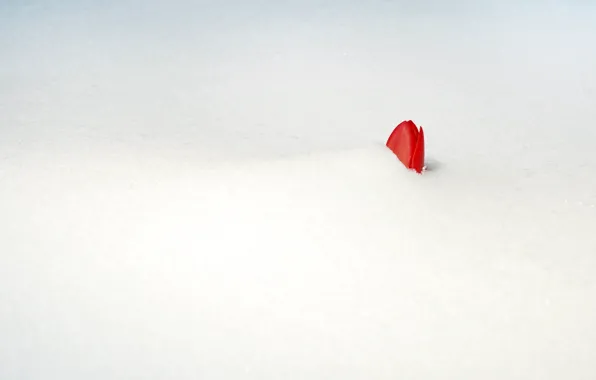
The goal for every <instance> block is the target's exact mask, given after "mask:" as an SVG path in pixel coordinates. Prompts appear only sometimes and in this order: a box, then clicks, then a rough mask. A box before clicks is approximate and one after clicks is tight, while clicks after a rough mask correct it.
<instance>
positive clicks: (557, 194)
mask: <svg viewBox="0 0 596 380" xmlns="http://www.w3.org/2000/svg"><path fill="white" fill-rule="evenodd" d="M429 163H430V165H429V171H427V172H426V173H424V175H422V176H420V175H417V174H415V173H413V172H409V171H407V170H405V168H403V166H401V165H400V163H399V162H398V161H397V159H396V158H395V156H393V155H392V154H391V152H389V151H388V150H387V149H386V148H385V147H384V146H382V145H379V146H370V147H365V148H362V149H355V150H345V151H337V152H328V153H318V154H312V155H304V156H301V157H295V158H287V159H279V160H275V161H261V162H257V161H251V162H243V163H233V162H230V163H226V164H223V163H222V164H217V165H215V164H213V163H201V162H192V161H187V162H181V161H177V160H168V159H165V158H159V156H155V155H140V154H133V153H131V152H130V151H128V152H124V151H118V152H115V151H111V152H92V151H89V152H85V153H81V152H78V153H64V152H63V153H62V154H55V153H49V152H46V153H38V154H37V155H33V154H28V155H16V156H13V157H10V158H5V159H4V161H3V162H2V163H1V164H0V184H1V186H0V224H1V226H2V231H3V237H2V239H0V336H2V342H3V343H2V344H1V345H0V362H1V363H3V364H2V365H1V366H0V378H2V379H16V378H27V379H42V378H43V379H66V378H72V379H74V378H81V379H82V378H85V379H116V378H122V379H130V378H153V379H174V378H175V379H197V378H204V379H213V378H229V379H233V378H245V379H246V378H249V379H298V378H301V379H304V378H308V379H318V378H320V379H323V378H341V379H364V378H366V379H371V378H374V379H396V378H403V379H445V378H457V379H479V378H482V379H487V380H488V379H499V380H501V379H534V378H536V379H538V378H540V379H562V378H573V379H593V378H594V377H596V369H595V367H594V365H593V363H594V359H595V357H594V355H595V354H596V328H595V325H594V323H593V321H594V320H596V283H595V280H594V277H593V271H594V267H595V265H596V258H595V256H594V252H596V235H594V233H593V226H594V225H596V224H595V222H596V217H595V210H594V207H593V204H590V202H588V201H586V200H582V199H579V198H569V192H567V191H566V190H565V188H561V187H559V188H557V187H552V186H551V187H545V183H544V182H542V180H541V179H540V177H533V176H526V177H523V176H520V175H519V174H518V173H513V174H512V173H507V172H505V171H503V172H496V173H495V172H494V171H492V172H490V173H486V172H485V171H483V170H480V169H479V168H478V167H474V166H473V165H472V164H470V165H468V166H465V165H462V166H454V165H449V164H445V163H443V164H441V163H439V162H434V161H432V159H431V160H430V161H429ZM567 185H568V186H570V187H572V186H575V187H581V186H582V184H581V183H571V184H569V183H568V184H567Z"/></svg>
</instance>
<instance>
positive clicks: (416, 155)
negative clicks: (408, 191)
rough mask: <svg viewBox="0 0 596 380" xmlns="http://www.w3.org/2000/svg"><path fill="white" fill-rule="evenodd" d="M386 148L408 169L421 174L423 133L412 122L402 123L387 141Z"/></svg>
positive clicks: (422, 165) (422, 166)
mask: <svg viewBox="0 0 596 380" xmlns="http://www.w3.org/2000/svg"><path fill="white" fill-rule="evenodd" d="M386 145H387V147H388V148H389V149H391V151H392V152H393V153H395V155H396V156H397V158H398V159H399V160H400V161H401V162H402V164H404V166H405V167H406V168H408V169H414V170H415V171H416V172H417V173H422V170H423V168H424V131H423V130H422V127H420V131H419V130H418V127H416V124H414V122H413V121H412V120H406V121H402V122H401V123H400V124H399V125H398V126H397V127H395V129H394V130H393V132H391V135H390V136H389V139H387V144H386Z"/></svg>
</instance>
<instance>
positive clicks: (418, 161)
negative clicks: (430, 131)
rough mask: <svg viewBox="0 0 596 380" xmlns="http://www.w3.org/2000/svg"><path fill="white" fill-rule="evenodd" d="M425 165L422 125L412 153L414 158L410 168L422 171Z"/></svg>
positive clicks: (418, 171)
mask: <svg viewBox="0 0 596 380" xmlns="http://www.w3.org/2000/svg"><path fill="white" fill-rule="evenodd" d="M423 167H424V130H423V129H422V127H420V133H418V140H417V141H416V146H415V147H414V152H413V153H412V160H411V161H410V169H414V170H416V172H417V173H422V168H423Z"/></svg>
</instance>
